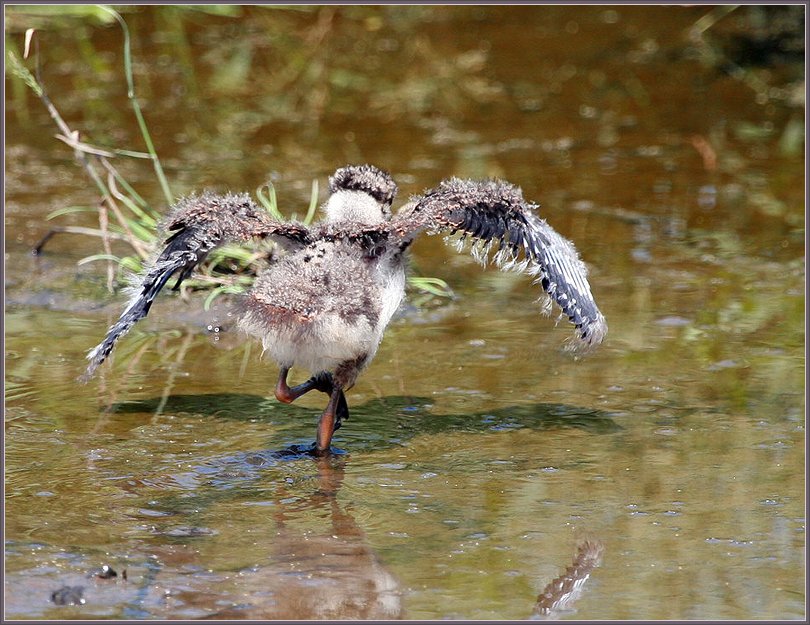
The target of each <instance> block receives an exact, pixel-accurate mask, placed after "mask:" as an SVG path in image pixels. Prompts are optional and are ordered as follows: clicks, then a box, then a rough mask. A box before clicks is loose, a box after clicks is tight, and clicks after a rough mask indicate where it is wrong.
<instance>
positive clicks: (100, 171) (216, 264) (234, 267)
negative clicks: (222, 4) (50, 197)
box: [7, 6, 451, 307]
mask: <svg viewBox="0 0 810 625" xmlns="http://www.w3.org/2000/svg"><path fill="white" fill-rule="evenodd" d="M51 8H52V9H53V10H52V11H51V12H48V11H45V12H44V13H39V14H38V15H39V17H41V18H47V17H76V16H77V15H78V16H79V17H94V18H96V19H98V20H99V21H101V22H110V21H117V22H118V24H119V25H120V27H121V29H122V31H123V36H124V41H123V57H124V76H125V78H126V84H127V98H128V101H129V104H130V106H131V108H132V111H133V113H134V115H135V118H136V120H137V123H138V128H139V130H140V132H141V136H142V139H143V142H144V145H145V146H146V151H138V150H132V149H115V150H114V149H102V148H99V147H97V146H95V145H93V144H91V143H89V142H87V141H85V140H84V139H80V138H79V136H80V135H79V132H78V131H77V130H75V129H73V128H71V127H70V126H69V125H68V124H67V122H66V121H65V120H64V118H63V117H62V115H61V114H60V113H59V111H58V109H57V108H56V106H55V105H54V104H53V102H52V101H51V99H50V98H49V96H48V94H47V92H46V90H45V87H44V85H43V83H42V81H41V80H40V79H39V71H38V69H39V68H37V72H36V73H32V72H31V71H30V70H29V69H28V68H27V67H26V66H25V64H24V63H23V61H22V60H21V59H20V56H22V57H23V58H28V56H29V51H30V48H31V45H32V44H34V45H35V46H36V44H37V42H36V41H35V40H34V29H28V30H27V31H26V41H25V52H24V54H22V55H20V53H19V52H17V53H15V46H14V45H13V42H7V43H10V45H8V46H7V50H8V52H7V59H8V65H9V67H10V69H11V72H12V74H13V75H14V76H15V77H16V78H17V79H18V80H17V81H16V82H15V83H14V84H15V85H19V84H20V83H23V84H24V85H26V86H27V87H29V88H30V89H31V90H32V91H33V92H34V93H35V94H36V95H37V97H39V98H40V100H41V101H42V103H43V104H44V105H45V107H46V109H47V110H48V113H49V114H50V116H51V118H52V119H53V121H54V122H55V123H56V125H57V127H58V128H59V130H60V133H61V134H60V135H58V136H57V138H58V139H60V140H61V141H63V142H64V143H66V144H67V145H68V146H70V147H71V148H73V151H74V155H75V157H76V159H77V161H78V162H79V163H80V164H81V165H82V167H83V168H84V169H85V171H86V173H87V174H88V176H89V177H90V178H91V180H92V181H93V182H94V184H95V186H96V188H97V189H98V191H99V194H100V196H101V202H100V203H99V205H98V207H94V208H88V207H66V208H62V209H59V210H57V211H54V212H52V213H51V214H50V215H49V216H48V219H55V218H59V217H62V216H65V215H68V214H71V213H76V212H81V211H97V212H98V218H99V228H98V229H94V228H80V227H71V226H55V227H54V228H52V229H51V231H50V232H49V233H48V234H47V235H46V236H45V238H44V239H43V240H42V241H41V242H40V243H39V245H37V246H36V250H35V251H36V252H40V251H41V250H42V248H43V247H44V245H45V244H46V243H47V241H48V240H49V239H50V238H51V237H52V236H53V235H54V234H56V233H72V234H81V235H87V236H96V237H99V238H100V239H101V241H102V252H101V253H98V254H92V255H90V256H87V257H85V258H83V259H81V260H80V261H79V264H84V263H89V262H95V261H106V262H107V285H108V288H109V289H110V290H112V289H113V284H114V282H115V278H116V267H117V278H118V280H119V281H120V280H121V279H122V277H123V274H124V273H125V272H131V273H138V272H140V271H141V270H142V269H143V266H144V263H145V262H146V261H148V260H149V259H150V258H151V257H152V256H153V255H154V254H155V252H156V250H157V249H159V247H160V246H161V243H162V241H161V239H160V238H159V233H158V230H159V228H158V224H159V220H160V213H159V212H158V211H156V210H155V209H154V208H152V207H151V206H150V205H149V203H148V202H147V201H146V200H144V198H143V197H142V196H141V195H140V194H138V192H137V191H136V190H135V189H134V188H133V186H132V185H130V184H129V183H128V182H127V180H126V179H125V177H124V176H123V175H122V174H121V173H120V170H119V168H118V167H116V166H115V165H114V164H113V162H114V159H116V158H121V157H125V158H135V159H146V160H150V161H151V163H152V166H153V168H154V173H155V178H156V180H157V182H158V184H159V186H160V188H161V190H162V192H163V196H164V199H165V201H166V203H167V205H171V204H173V203H174V195H173V193H172V191H171V187H170V184H169V181H168V179H167V177H166V175H165V173H164V171H163V167H162V165H161V163H160V159H159V157H158V155H157V151H156V149H155V146H154V143H153V141H152V137H151V133H150V132H149V129H148V126H147V124H146V120H145V118H144V116H143V113H142V110H141V107H140V104H139V101H138V98H137V96H136V93H135V83H134V78H133V69H132V66H133V62H132V52H131V45H130V34H129V29H128V27H127V24H126V22H125V20H124V19H123V18H122V17H121V15H120V14H119V13H117V12H116V11H114V10H112V9H110V8H108V7H105V6H98V7H93V10H92V11H89V12H85V11H79V12H78V13H76V12H73V11H69V10H68V11H63V10H62V9H63V8H64V7H51ZM18 18H19V16H18ZM249 57H250V55H248V62H249ZM96 69H98V68H96ZM15 89H16V91H15V93H17V97H18V99H19V88H18V87H15ZM22 108H24V107H22ZM256 195H257V198H258V200H259V203H260V204H261V205H262V206H264V208H265V209H266V210H268V212H270V214H271V215H273V216H274V217H275V218H276V219H279V220H285V219H286V218H285V217H284V216H283V215H282V213H281V212H280V211H279V209H278V205H277V202H276V196H275V190H274V188H273V186H272V184H269V183H268V184H265V185H262V186H261V187H259V189H257V192H256ZM317 199H318V185H317V182H313V185H312V193H311V196H310V203H309V207H308V209H307V212H306V214H305V216H304V217H303V222H304V223H306V224H309V223H311V221H312V220H313V219H314V216H315V211H316V209H317V204H318V202H317ZM293 218H296V216H295V215H293ZM114 240H115V241H121V242H124V243H126V244H128V246H129V248H130V251H131V253H130V254H128V255H124V256H118V255H115V254H113V252H112V246H111V241H114ZM270 251H271V250H270V249H269V248H267V244H262V243H257V244H256V245H255V246H254V247H253V248H250V249H248V248H245V247H242V246H238V245H226V246H223V247H221V248H219V249H217V250H215V251H214V252H213V253H211V254H210V255H209V257H208V259H207V260H206V262H205V263H204V264H203V265H202V266H201V268H200V270H199V272H198V273H196V274H195V276H194V278H193V279H192V280H188V281H186V282H185V283H184V284H183V286H182V287H181V288H183V289H188V288H192V289H211V292H210V294H209V296H208V298H207V299H206V302H205V304H206V307H208V306H209V305H210V303H211V302H212V301H213V299H214V298H216V297H217V296H218V295H220V294H223V293H241V292H244V291H245V290H246V289H247V288H248V287H249V286H250V285H251V284H252V282H253V279H254V278H255V275H256V272H257V270H258V266H259V265H260V263H261V262H262V261H263V260H264V259H265V258H266V257H267V256H268V254H269V253H270ZM409 284H410V286H411V287H413V288H416V289H418V290H419V291H421V292H422V294H423V297H433V296H445V297H447V296H450V295H451V292H450V289H449V287H448V286H447V284H446V283H444V282H443V281H442V280H439V279H438V278H428V277H411V278H409Z"/></svg>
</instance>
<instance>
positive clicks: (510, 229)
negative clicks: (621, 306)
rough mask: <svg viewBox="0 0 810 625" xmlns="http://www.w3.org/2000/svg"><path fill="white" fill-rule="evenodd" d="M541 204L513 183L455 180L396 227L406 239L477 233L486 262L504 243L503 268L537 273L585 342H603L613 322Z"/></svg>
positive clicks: (423, 199) (408, 210)
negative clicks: (542, 213) (543, 214)
mask: <svg viewBox="0 0 810 625" xmlns="http://www.w3.org/2000/svg"><path fill="white" fill-rule="evenodd" d="M536 208H537V207H536V206H535V205H533V204H530V203H528V202H526V201H525V200H524V199H523V194H522V192H521V191H520V189H519V188H518V187H515V186H514V185H511V184H509V183H507V182H502V181H498V180H489V181H484V182H476V181H472V180H460V179H458V178H451V179H450V180H446V181H444V182H442V183H441V184H440V185H439V186H438V187H436V188H435V189H431V190H430V191H427V192H426V193H424V194H423V195H421V196H418V197H416V198H414V199H413V200H412V201H411V202H410V203H409V204H408V205H407V206H405V207H404V208H403V209H402V210H401V211H400V212H399V213H397V215H396V216H395V217H394V219H393V220H392V223H391V230H392V231H393V233H394V234H395V235H396V236H399V237H401V239H402V240H403V241H404V242H408V241H410V240H412V239H413V238H414V237H415V236H416V235H418V234H419V233H420V232H423V231H428V232H431V233H436V232H441V231H448V230H449V231H450V232H451V233H456V232H461V233H462V242H463V240H464V239H465V238H467V237H472V238H473V239H476V242H478V243H479V245H478V246H476V245H473V247H472V252H473V255H474V256H476V258H477V259H478V260H481V261H482V262H486V259H487V258H488V254H489V252H490V250H491V249H492V248H493V246H494V247H498V248H499V250H498V252H497V253H496V254H495V257H494V261H495V263H496V264H497V266H498V267H499V268H501V269H506V270H508V269H515V268H516V269H519V270H521V271H524V272H526V273H528V274H530V275H533V276H536V278H537V282H539V284H540V285H541V286H542V287H543V290H544V291H545V292H546V293H547V294H548V295H549V297H550V298H551V299H552V300H553V301H555V302H556V303H557V304H558V305H559V306H560V308H562V310H563V312H564V313H565V315H566V316H567V317H568V319H569V320H570V321H571V323H573V324H574V325H575V326H576V328H577V336H578V338H579V339H580V344H579V346H584V347H592V346H595V345H598V344H599V343H601V342H602V340H603V339H604V337H605V334H606V333H607V324H606V322H605V318H604V316H603V315H602V313H601V312H600V311H599V308H598V306H597V305H596V302H595V300H594V298H593V295H592V294H591V289H590V285H589V284H588V279H587V275H588V271H587V268H586V267H585V263H583V262H582V261H581V260H580V258H579V254H577V251H576V249H575V248H574V245H573V244H572V243H571V242H570V241H569V240H568V239H566V238H564V237H563V236H561V235H560V234H559V233H557V232H556V231H555V230H554V229H553V228H552V227H551V226H549V225H548V224H547V223H546V222H545V220H543V219H540V218H539V217H538V216H537V215H536V214H535V213H534V209H536ZM521 252H522V253H523V257H522V260H521V256H520V254H521Z"/></svg>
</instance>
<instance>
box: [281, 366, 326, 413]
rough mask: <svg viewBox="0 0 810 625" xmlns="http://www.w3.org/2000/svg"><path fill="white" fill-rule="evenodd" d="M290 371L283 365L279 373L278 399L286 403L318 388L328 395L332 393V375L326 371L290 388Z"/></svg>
mask: <svg viewBox="0 0 810 625" xmlns="http://www.w3.org/2000/svg"><path fill="white" fill-rule="evenodd" d="M289 372H290V368H289V367H282V368H281V371H279V373H278V384H276V399H277V400H279V401H280V402H284V403H285V404H289V403H292V402H294V401H295V400H296V399H298V398H299V397H301V395H304V394H305V393H309V392H310V391H311V390H314V389H317V390H319V391H321V392H323V393H326V394H327V395H329V394H331V393H332V388H333V386H334V385H333V384H332V377H331V376H330V375H329V374H328V373H326V374H321V375H313V376H312V377H311V378H310V379H309V380H307V381H306V382H302V383H301V384H299V385H298V386H293V387H292V388H290V387H289V386H288V385H287V374H288V373H289Z"/></svg>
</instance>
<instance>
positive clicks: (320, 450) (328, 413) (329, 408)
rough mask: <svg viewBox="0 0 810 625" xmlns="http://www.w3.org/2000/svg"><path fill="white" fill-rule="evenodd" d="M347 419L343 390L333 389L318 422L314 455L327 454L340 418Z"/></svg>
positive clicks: (347, 411)
mask: <svg viewBox="0 0 810 625" xmlns="http://www.w3.org/2000/svg"><path fill="white" fill-rule="evenodd" d="M344 416H345V417H346V418H348V416H349V409H348V406H347V404H346V396H345V395H344V394H343V389H342V388H340V387H335V388H334V389H333V390H332V393H331V394H330V395H329V403H328V404H326V409H325V410H324V411H323V414H322V415H321V418H320V420H319V421H318V436H317V438H316V439H315V453H317V454H318V455H325V454H327V453H328V452H329V445H330V444H331V442H332V435H333V434H334V433H335V431H336V430H337V429H338V428H339V427H340V421H341V418H342V417H344Z"/></svg>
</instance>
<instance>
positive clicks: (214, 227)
mask: <svg viewBox="0 0 810 625" xmlns="http://www.w3.org/2000/svg"><path fill="white" fill-rule="evenodd" d="M164 228H165V229H166V230H168V231H169V232H172V234H171V235H170V236H169V237H168V238H167V239H166V242H165V243H166V247H165V248H164V250H163V251H162V252H161V253H160V255H159V256H158V257H157V259H156V260H155V261H154V262H153V263H152V264H151V265H150V266H149V267H148V268H147V269H146V271H145V272H144V273H143V275H142V276H141V279H140V282H139V284H138V285H137V286H136V287H135V288H134V289H133V292H134V295H133V297H132V299H131V300H130V302H129V304H128V305H127V307H126V308H125V309H124V312H123V313H122V314H121V316H120V317H119V319H118V321H116V322H115V323H114V324H113V325H112V326H111V327H110V329H109V330H108V331H107V336H106V337H105V338H104V340H103V341H102V342H101V343H100V344H99V345H97V346H96V347H95V348H94V349H92V350H91V351H90V352H89V353H88V355H87V358H88V360H89V361H90V364H89V365H88V366H87V370H86V371H85V372H84V375H83V376H82V377H81V379H82V380H83V381H85V382H86V381H87V380H89V379H90V378H91V377H92V376H93V374H94V373H95V371H96V369H97V368H98V366H99V365H100V364H101V363H103V362H104V360H105V359H106V358H107V356H109V355H110V352H112V350H113V347H115V344H116V342H117V341H118V339H120V338H121V337H122V336H123V335H124V334H126V333H127V332H129V330H130V329H131V328H132V326H133V325H135V323H136V322H138V321H139V320H140V319H143V318H144V317H146V315H147V313H148V312H149V309H150V308H151V306H152V302H153V301H154V299H155V297H156V296H157V294H158V293H159V292H160V291H161V289H163V287H164V286H165V285H166V282H168V280H169V278H171V276H172V275H173V274H175V273H176V272H178V271H179V272H180V274H179V276H178V279H177V282H176V283H175V285H174V288H175V289H177V288H178V287H179V286H180V284H181V283H182V281H183V280H185V279H186V278H188V277H189V276H190V275H191V273H192V272H193V271H194V269H195V268H196V267H197V266H198V265H199V264H200V263H202V262H203V260H205V257H206V256H207V255H208V253H209V252H210V251H211V250H213V249H214V248H215V247H217V246H219V245H222V244H224V243H228V242H240V241H248V240H250V239H252V238H265V237H269V238H273V239H283V240H285V241H286V243H287V244H288V245H289V244H291V245H303V244H306V243H307V242H308V241H309V231H308V230H307V228H306V227H305V226H303V225H301V224H296V223H283V222H278V221H274V220H273V219H271V218H270V217H269V215H267V213H265V212H264V211H263V210H261V209H260V208H259V207H257V206H256V204H255V203H254V202H253V201H252V200H251V199H250V197H249V196H248V195H246V194H240V195H230V194H229V195H215V194H213V193H209V192H206V193H203V194H201V195H198V196H192V197H188V198H185V199H183V200H181V201H180V202H179V203H178V204H177V205H176V206H175V208H174V209H173V210H172V211H171V213H170V214H169V216H168V217H167V219H166V221H165V224H164Z"/></svg>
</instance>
